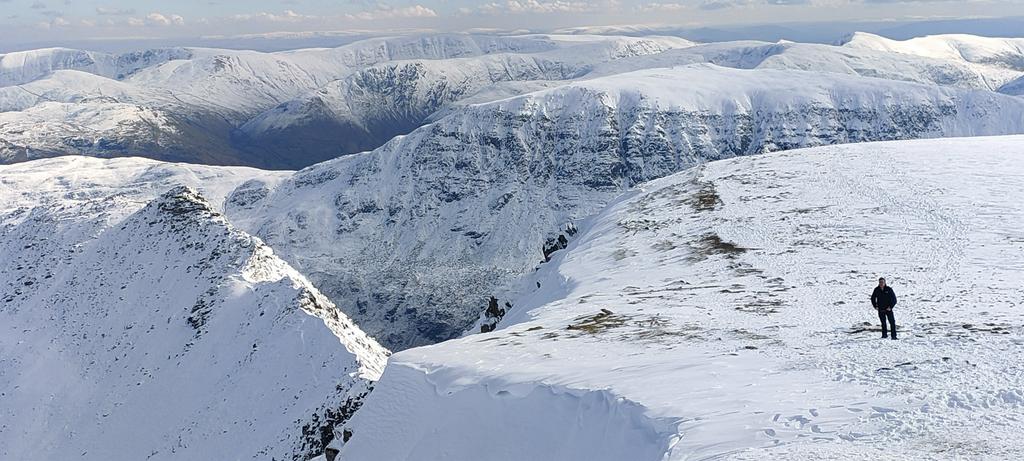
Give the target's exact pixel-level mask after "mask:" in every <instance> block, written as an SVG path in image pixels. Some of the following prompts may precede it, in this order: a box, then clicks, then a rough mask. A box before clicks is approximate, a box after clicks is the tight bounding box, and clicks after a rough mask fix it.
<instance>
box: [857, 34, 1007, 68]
mask: <svg viewBox="0 0 1024 461" xmlns="http://www.w3.org/2000/svg"><path fill="white" fill-rule="evenodd" d="M842 46H844V47H849V48H862V49H872V50H880V51H890V52H896V53H903V54H910V55H915V56H925V57H930V58H938V59H949V60H959V61H965V62H969V63H974V64H982V65H991V66H996V67H1004V68H1008V69H1013V70H1016V71H1024V38H992V37H979V36H975V35H959V34H950V35H929V36H926V37H917V38H912V39H909V40H902V41H899V40H891V39H888V38H885V37H881V36H878V35H873V34H868V33H863V32H857V33H855V34H853V35H851V36H850V37H849V38H847V39H846V40H844V42H843V43H842Z"/></svg>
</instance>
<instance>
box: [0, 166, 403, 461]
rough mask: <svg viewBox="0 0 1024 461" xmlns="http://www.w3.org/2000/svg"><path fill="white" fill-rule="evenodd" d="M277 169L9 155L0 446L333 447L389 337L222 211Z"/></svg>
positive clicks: (37, 452)
mask: <svg viewBox="0 0 1024 461" xmlns="http://www.w3.org/2000/svg"><path fill="white" fill-rule="evenodd" d="M282 177H283V175H281V174H275V173H266V172H260V171H258V170H250V169H226V168H211V167H195V166H184V165H172V164H161V163H157V162H153V161H148V160H139V159H118V160H113V161H104V160H96V159H88V158H82V157H64V158H60V159H53V160H42V161H35V162H29V163H25V164H20V165H14V166H5V167H0V198H2V199H0V204H2V205H0V207H2V208H0V258H2V259H3V261H4V264H3V265H2V266H0V292H2V293H3V298H2V299H0V328H2V329H3V334H0V364H2V366H0V389H2V390H3V391H2V392H0V458H3V459H56V458H62V457H66V456H67V455H68V453H74V456H75V457H76V458H81V459H96V460H110V459H181V458H188V459H208V458H215V459H297V460H302V459H307V458H308V457H310V456H312V455H314V454H316V453H319V452H322V450H323V445H324V444H325V443H326V442H328V441H329V440H330V439H329V436H330V434H331V433H332V430H333V426H334V425H336V424H337V423H339V422H341V421H343V420H345V419H347V418H348V417H349V416H350V415H351V413H352V411H353V410H354V409H355V408H358V406H359V403H360V402H361V400H362V398H363V397H364V396H365V394H366V393H367V392H368V390H369V388H370V387H371V381H372V380H375V379H376V378H377V377H378V376H379V374H380V373H381V371H382V369H383V367H384V363H385V360H386V355H387V351H385V350H384V349H383V348H381V347H380V346H379V345H378V344H377V343H376V341H374V340H373V339H371V338H370V337H368V336H366V335H365V334H364V333H363V332H362V331H361V330H359V328H358V327H356V326H355V325H354V324H353V323H352V322H351V321H350V320H349V319H348V317H347V316H345V314H344V313H342V312H341V311H340V310H339V309H337V308H336V307H335V306H334V305H333V304H332V303H331V302H330V300H328V299H327V298H326V297H324V296H323V295H322V294H320V292H319V291H318V290H317V289H316V288H314V287H313V285H312V284H310V283H309V282H308V281H307V280H306V278H305V277H303V276H302V275H300V274H299V273H298V272H296V271H295V270H294V269H292V268H291V267H290V266H288V264H287V263H285V262H284V261H282V260H281V259H279V258H278V257H277V256H275V254H274V252H273V251H272V250H271V249H270V248H269V247H267V246H266V245H265V244H264V243H263V242H262V241H260V240H259V239H258V238H255V237H252V236H250V235H248V234H246V233H244V232H242V231H240V230H238V229H236V228H235V227H234V226H232V225H231V224H229V223H228V222H227V220H226V219H225V218H224V216H223V215H222V213H221V212H220V211H219V210H220V209H221V204H222V203H223V200H224V196H225V195H226V194H227V193H228V191H230V190H232V189H234V188H235V187H236V186H238V185H239V184H241V183H243V182H246V183H252V182H253V181H259V182H261V183H266V184H273V183H275V182H276V181H279V180H281V179H282ZM200 191H201V192H200ZM254 402H262V403H264V404H260V405H254Z"/></svg>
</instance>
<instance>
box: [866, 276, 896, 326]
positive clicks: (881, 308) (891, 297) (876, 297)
mask: <svg viewBox="0 0 1024 461" xmlns="http://www.w3.org/2000/svg"><path fill="white" fill-rule="evenodd" d="M871 305H872V306H874V307H875V309H878V320H880V321H881V322H882V339H885V337H886V336H887V335H886V333H887V329H886V327H885V324H886V320H888V321H889V327H890V328H892V339H896V317H895V316H894V315H893V313H892V308H893V307H894V306H896V293H894V292H893V291H892V288H891V287H890V286H888V285H886V284H885V278H880V279H878V286H877V287H875V291H874V292H872V293H871Z"/></svg>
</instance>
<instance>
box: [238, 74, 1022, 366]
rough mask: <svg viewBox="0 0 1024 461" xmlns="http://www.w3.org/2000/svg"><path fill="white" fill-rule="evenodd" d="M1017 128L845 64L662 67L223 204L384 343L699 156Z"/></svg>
mask: <svg viewBox="0 0 1024 461" xmlns="http://www.w3.org/2000/svg"><path fill="white" fill-rule="evenodd" d="M1021 132H1024V101H1022V100H1020V99H1018V98H1013V97H1009V96H1005V95H998V94H994V93H991V92H987V91H966V90H959V89H954V88H941V87H933V86H925V85H916V84H909V83H903V82H892V81H887V80H881V79H870V78H863V77H857V76H847V75H839V74H829V75H824V74H821V73H814V72H803V71H782V70H769V69H757V70H737V69H728V68H722V67H718V66H713V65H706V64H703V65H696V66H688V67H679V68H673V69H654V70H644V71H637V72H633V73H627V74H621V75H613V76H610V77H604V78H599V79H593V80H587V81H582V82H576V83H572V84H568V85H564V86H560V87H557V88H554V89H550V90H545V91H540V92H537V93H532V94H528V95H525V96H521V97H516V98H511V99H507V100H502V101H497V102H493V103H488V104H481V105H474V106H469V107H465V108H462V109H460V110H459V111H456V112H453V113H452V114H451V115H449V116H447V117H445V118H443V119H441V120H438V121H437V122H435V123H433V124H430V125H427V126H425V127H422V128H420V129H417V130H416V131H414V132H412V133H411V134H409V135H407V136H404V137H399V138H396V139H395V140H393V141H391V142H389V143H388V144H386V145H385V146H383V147H381V148H379V149H377V150H375V151H373V152H370V153H366V154H360V155H356V156H351V157H345V158H340V159H337V160H334V161H330V162H325V163H323V164H319V165H316V166H313V167H310V168H308V169H305V170H303V171H300V172H299V173H297V174H296V175H295V176H293V177H291V178H289V179H288V180H287V181H286V182H284V183H283V184H282V185H281V186H280V187H278V188H277V189H275V190H269V191H268V192H267V193H265V194H264V195H266V197H267V198H266V199H263V200H257V201H253V200H249V199H248V198H246V199H245V200H242V201H241V202H240V203H239V204H238V206H233V201H232V200H231V199H229V201H228V203H229V206H228V208H227V213H228V215H229V216H231V219H232V220H233V221H235V222H236V223H238V224H239V225H240V226H241V227H242V228H244V229H247V230H248V231H250V232H252V233H254V234H255V235H259V236H260V237H261V238H263V239H264V240H266V241H267V242H269V243H270V245H271V246H273V247H274V248H275V249H276V250H277V251H278V252H279V254H281V255H282V257H283V258H284V259H285V260H287V261H289V262H290V263H291V264H292V265H293V266H295V267H296V268H298V269H299V270H300V271H301V272H302V273H304V274H306V275H307V276H308V277H310V279H311V280H313V282H314V283H315V284H316V285H317V286H318V287H319V288H320V289H321V290H323V291H324V292H325V293H326V294H327V295H328V296H330V297H331V299H333V300H334V301H335V302H336V303H338V304H339V305H340V306H342V308H343V309H344V310H345V311H346V312H348V313H350V315H352V316H353V318H355V319H356V321H357V322H358V323H359V324H360V325H361V326H362V328H363V329H364V330H366V331H368V332H369V333H370V334H371V335H372V336H374V337H376V338H378V339H379V340H380V341H382V342H383V343H384V344H386V345H388V346H389V347H391V348H393V349H401V348H405V347H409V346H412V345H419V344H424V343H429V342H436V341H439V340H443V339H448V338H450V337H453V336H456V335H458V334H459V333H460V332H461V330H462V328H464V327H466V326H467V325H469V324H471V323H472V321H473V319H475V318H476V316H477V314H478V313H479V312H480V311H482V310H483V309H484V308H485V307H486V306H487V299H488V297H489V296H497V297H499V298H502V299H501V301H502V302H506V301H508V299H505V298H504V296H505V294H504V293H505V292H506V291H507V289H508V288H509V284H510V283H512V282H513V281H514V280H516V279H518V277H519V276H520V275H522V274H523V273H526V272H528V271H530V270H532V269H533V268H534V267H535V265H536V264H537V263H538V262H539V261H541V260H542V259H544V254H543V248H544V246H545V244H546V243H550V242H549V240H550V239H555V238H557V237H558V235H559V233H560V232H561V231H562V230H563V229H564V228H565V227H564V226H565V225H566V224H568V223H571V222H573V221H575V220H578V219H581V218H583V217H586V216H588V215H590V214H592V213H594V212H596V211H597V210H598V209H600V208H601V207H602V206H603V205H604V204H605V203H607V201H608V200H610V199H612V198H613V197H615V196H616V195H618V194H619V193H621V192H622V191H624V190H626V189H628V188H630V187H632V186H634V185H636V184H638V183H640V182H643V181H647V180H651V179H654V178H659V177H663V176H667V175H669V174H672V173H674V172H677V171H680V170H682V169H684V168H687V167H689V166H692V165H695V164H697V163H700V162H702V161H706V160H714V159H721V158H728V157H733V156H738V155H749V154H757V153H762V152H770V151H775V150H783V149H792V148H799V147H805V146H816V145H825V144H837V143H846V142H862V141H872V140H889V139H911V138H923V137H940V136H967V135H986V134H988V135H991V134H1007V133H1021Z"/></svg>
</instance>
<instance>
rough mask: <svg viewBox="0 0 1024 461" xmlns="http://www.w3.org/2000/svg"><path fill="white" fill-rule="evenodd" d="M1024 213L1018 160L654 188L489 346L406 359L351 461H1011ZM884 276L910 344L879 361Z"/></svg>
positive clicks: (916, 162) (563, 266)
mask: <svg viewBox="0 0 1024 461" xmlns="http://www.w3.org/2000/svg"><path fill="white" fill-rule="evenodd" d="M1021 191H1024V137H1021V136H1013V137H1002V138H999V137H996V138H964V139H943V140H926V141H909V142H908V141H900V142H886V143H867V144H853V145H843V146H830V147H819V148H814V149H806V150H794V151H789V152H783V153H775V154H768V155H762V156H755V157H747V158H739V159H732V160H723V161H717V162H711V163H707V164H705V165H702V166H699V167H696V168H693V169H690V170H687V171H684V172H682V173H678V174H675V175H672V176H669V177H667V178H662V179H659V180H656V181H652V182H649V183H645V184H641V185H639V187H638V189H637V190H635V191H632V192H630V193H628V194H625V195H623V196H620V197H619V198H618V199H617V200H616V201H614V202H613V203H612V204H610V205H609V206H608V207H607V208H606V209H604V210H602V211H601V212H599V213H597V214H596V215H595V216H593V217H592V218H589V219H587V220H585V221H584V222H582V223H580V232H579V234H577V236H576V237H575V238H574V239H573V240H572V241H571V242H570V243H569V245H568V248H567V249H565V250H562V251H559V252H556V253H555V254H554V255H553V257H552V260H551V261H550V262H549V263H547V264H544V265H542V266H541V267H540V269H539V270H538V271H537V272H535V273H531V274H529V275H527V276H526V277H524V278H523V279H522V280H521V283H520V287H519V296H518V297H516V298H515V299H514V300H513V305H514V306H513V307H512V309H511V310H510V311H509V313H508V315H506V316H505V318H504V320H503V321H502V322H501V323H500V324H499V329H498V330H497V331H495V332H492V333H486V334H480V335H471V336H467V337H464V338H461V339H457V340H453V341H447V342H444V343H441V344H437V345H433V346H428V347H422V348H415V349H410V350H406V351H403V352H399V353H397V354H396V355H394V356H393V357H392V358H391V361H390V363H389V366H388V368H387V369H386V371H385V373H384V377H383V379H382V380H381V381H380V382H379V383H378V385H377V388H376V390H375V391H374V394H372V395H371V396H370V397H369V399H368V400H367V402H366V404H365V405H364V406H363V408H362V409H361V410H360V412H359V413H357V415H356V416H355V417H354V418H353V420H352V421H351V422H350V423H349V424H348V425H347V429H348V430H349V431H350V432H351V433H352V437H351V439H350V440H349V441H348V443H347V444H344V445H343V444H341V443H338V444H337V447H338V448H340V450H341V459H344V460H346V461H361V460H373V459H381V458H386V459H391V460H404V459H409V460H413V459H416V460H422V459H448V460H461V459H465V460H470V459H478V458H479V457H480V456H481V455H480V454H481V453H483V454H486V457H487V458H488V459H508V460H513V459H535V458H538V457H539V458H545V456H544V455H545V454H550V453H554V454H557V455H556V456H553V458H554V459H562V460H575V459H579V460H590V461H593V460H618V459H627V458H628V459H640V460H642V459H650V460H682V459H709V458H714V459H720V458H721V459H739V460H755V459H864V458H869V457H877V456H881V457H892V458H894V459H896V458H898V459H936V458H947V457H954V458H971V459H978V458H989V457H991V458H998V459H1012V458H1018V457H1020V456H1021V454H1022V453H1021V447H1020V446H1019V444H1018V443H1016V438H1015V437H1014V434H1016V433H1019V432H1020V431H1021V430H1022V429H1024V424H1022V423H1021V421H1020V418H1019V417H1018V415H1019V412H1020V410H1021V406H1022V405H1024V382H1022V381H1021V378H1020V376H1019V375H1018V374H1016V373H1013V372H1012V370H1015V369H1017V367H1018V366H1019V364H1018V363H1017V362H1018V359H1017V354H1016V353H1014V352H1013V351H1016V350H1017V349H1018V348H1019V347H1020V344H1022V343H1024V330H1022V329H1021V326H1020V325H1021V322H1022V314H1021V312H1020V311H1019V309H1017V308H1016V307H1015V306H1016V304H1017V302H1018V299H1019V297H1020V296H1019V295H1020V283H1021V273H1022V271H1024V257H1022V255H1024V235H1022V234H1021V232H1020V230H1019V228H1018V227H1019V226H1017V223H1018V222H1020V220H1022V219H1024V209H1022V208H1021V206H1020V203H1021V193H1022V192H1021ZM879 276H886V277H887V278H888V280H889V281H890V283H891V284H892V285H893V286H894V287H895V289H896V291H897V295H898V296H899V299H900V301H899V304H898V305H897V307H896V318H897V321H898V322H899V325H900V326H899V329H900V330H899V332H900V341H891V340H889V339H886V340H884V341H883V340H881V339H879V338H878V335H879V331H878V327H877V315H876V313H875V312H874V310H873V309H872V308H871V305H870V303H869V302H868V296H869V294H870V293H871V290H872V288H873V286H874V285H875V283H876V280H877V278H878V277H879ZM965 303H966V304H965ZM968 306H969V307H968ZM1008 370H1011V371H1009V372H1008ZM598 395H603V396H611V398H608V399H604V398H601V397H598ZM449 415H451V416H449ZM454 415H458V417H455V416H454ZM439 418H440V419H439ZM439 425H440V426H442V427H444V428H445V430H444V431H441V432H440V433H438V432H436V431H430V430H429V428H432V427H438V426H439ZM455 434H457V435H455ZM627 450H628V452H627V453H626V454H625V455H624V454H623V453H624V451H627Z"/></svg>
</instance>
